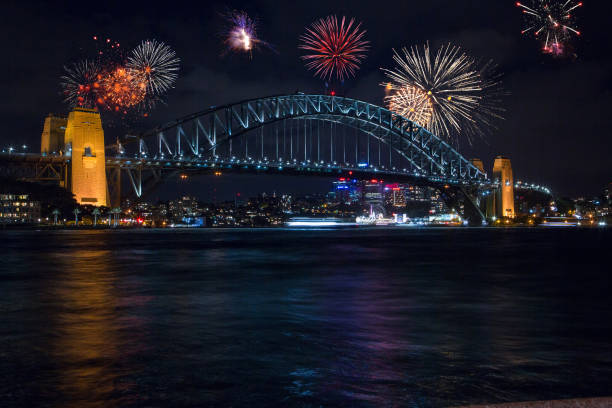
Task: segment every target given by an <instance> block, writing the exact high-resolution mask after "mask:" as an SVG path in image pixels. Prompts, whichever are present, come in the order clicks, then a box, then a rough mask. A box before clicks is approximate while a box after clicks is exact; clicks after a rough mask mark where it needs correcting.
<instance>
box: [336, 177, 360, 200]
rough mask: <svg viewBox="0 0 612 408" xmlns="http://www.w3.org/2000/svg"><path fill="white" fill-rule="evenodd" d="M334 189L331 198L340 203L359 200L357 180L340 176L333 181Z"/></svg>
mask: <svg viewBox="0 0 612 408" xmlns="http://www.w3.org/2000/svg"><path fill="white" fill-rule="evenodd" d="M333 184H334V191H333V192H332V194H331V196H332V198H333V199H334V200H335V201H336V202H338V203H342V204H352V203H354V202H357V201H359V197H360V195H361V194H360V192H359V185H358V183H357V180H355V179H350V178H344V177H341V178H339V179H338V181H334V182H333Z"/></svg>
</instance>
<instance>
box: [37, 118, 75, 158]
mask: <svg viewBox="0 0 612 408" xmlns="http://www.w3.org/2000/svg"><path fill="white" fill-rule="evenodd" d="M67 122H68V120H67V119H66V118H62V117H60V116H56V115H54V114H52V113H50V114H49V116H47V117H46V118H45V124H44V125H43V132H42V136H41V140H40V153H41V154H43V155H44V154H59V153H60V151H62V150H63V149H64V135H65V133H66V124H67Z"/></svg>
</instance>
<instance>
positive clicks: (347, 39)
mask: <svg viewBox="0 0 612 408" xmlns="http://www.w3.org/2000/svg"><path fill="white" fill-rule="evenodd" d="M365 33H366V31H365V30H362V29H361V23H358V24H356V23H355V19H353V18H351V19H350V21H348V23H347V20H346V18H345V17H342V20H340V21H338V17H336V16H335V15H331V16H327V17H324V18H321V19H319V20H317V21H315V22H314V23H312V25H311V26H310V27H307V28H306V32H305V33H304V34H303V35H302V36H301V37H300V41H301V43H300V46H299V48H300V49H302V50H304V51H306V52H308V54H306V55H303V56H302V59H303V60H304V61H305V62H306V67H307V68H308V69H309V70H314V71H315V75H316V76H319V77H321V78H323V79H328V80H329V79H331V78H332V77H333V76H335V77H336V78H337V79H339V80H341V81H342V80H344V79H345V78H346V77H349V76H355V72H356V71H357V70H358V69H359V64H360V63H361V62H362V61H363V60H364V59H365V57H366V53H367V51H368V49H369V41H366V40H365Z"/></svg>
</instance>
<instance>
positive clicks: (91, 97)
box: [60, 60, 102, 108]
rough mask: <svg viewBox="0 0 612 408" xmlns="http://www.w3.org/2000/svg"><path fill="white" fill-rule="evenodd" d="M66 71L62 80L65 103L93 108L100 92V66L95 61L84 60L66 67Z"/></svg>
mask: <svg viewBox="0 0 612 408" xmlns="http://www.w3.org/2000/svg"><path fill="white" fill-rule="evenodd" d="M64 71H65V74H64V75H63V76H62V77H61V78H60V80H61V83H60V85H61V87H62V94H63V95H64V102H66V103H68V104H69V105H70V106H81V107H89V108H93V107H94V106H95V105H96V102H97V99H98V93H99V91H100V79H101V72H102V71H101V69H100V66H99V65H98V64H96V63H95V62H93V61H90V60H82V61H78V62H76V63H74V64H72V65H71V66H64Z"/></svg>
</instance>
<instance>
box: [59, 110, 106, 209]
mask: <svg viewBox="0 0 612 408" xmlns="http://www.w3.org/2000/svg"><path fill="white" fill-rule="evenodd" d="M64 148H65V150H66V155H70V156H71V163H70V164H71V165H70V171H69V175H68V177H69V182H68V183H67V185H68V186H70V191H72V193H73V194H74V196H75V199H76V201H77V202H78V203H79V204H89V205H94V206H96V207H99V206H106V205H107V197H106V196H107V186H106V159H105V155H104V130H103V129H102V120H101V119H100V112H98V111H97V110H95V109H85V108H74V110H73V111H72V112H70V114H69V115H68V122H67V125H66V133H65V136H64Z"/></svg>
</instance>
